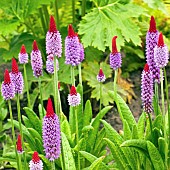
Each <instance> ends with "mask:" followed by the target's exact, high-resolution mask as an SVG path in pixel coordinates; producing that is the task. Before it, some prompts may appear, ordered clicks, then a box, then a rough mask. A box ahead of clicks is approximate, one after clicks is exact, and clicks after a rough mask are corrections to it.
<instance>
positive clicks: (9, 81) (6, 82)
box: [4, 69, 11, 84]
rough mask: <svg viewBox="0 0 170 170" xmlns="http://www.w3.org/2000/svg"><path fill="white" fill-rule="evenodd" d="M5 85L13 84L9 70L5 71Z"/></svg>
mask: <svg viewBox="0 0 170 170" xmlns="http://www.w3.org/2000/svg"><path fill="white" fill-rule="evenodd" d="M4 83H5V84H8V83H11V80H10V76H9V72H8V70H7V69H6V70H5V73H4Z"/></svg>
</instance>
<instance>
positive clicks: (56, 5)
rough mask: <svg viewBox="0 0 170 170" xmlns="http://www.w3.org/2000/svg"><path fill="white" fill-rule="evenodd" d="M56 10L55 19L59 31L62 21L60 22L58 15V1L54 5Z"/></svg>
mask: <svg viewBox="0 0 170 170" xmlns="http://www.w3.org/2000/svg"><path fill="white" fill-rule="evenodd" d="M54 10H55V17H56V23H57V28H58V30H59V29H60V20H59V13H58V0H55V3H54Z"/></svg>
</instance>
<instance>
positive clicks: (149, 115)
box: [146, 113, 154, 140]
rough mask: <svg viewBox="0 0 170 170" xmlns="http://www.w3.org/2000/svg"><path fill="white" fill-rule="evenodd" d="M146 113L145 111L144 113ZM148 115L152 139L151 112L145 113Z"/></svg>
mask: <svg viewBox="0 0 170 170" xmlns="http://www.w3.org/2000/svg"><path fill="white" fill-rule="evenodd" d="M146 114H147V113H146ZM147 115H148V117H149V125H150V129H151V136H152V140H154V138H153V128H152V119H151V114H147Z"/></svg>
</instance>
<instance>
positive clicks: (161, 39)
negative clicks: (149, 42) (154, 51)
mask: <svg viewBox="0 0 170 170" xmlns="http://www.w3.org/2000/svg"><path fill="white" fill-rule="evenodd" d="M163 46H164V39H163V35H162V33H160V34H159V39H158V47H163Z"/></svg>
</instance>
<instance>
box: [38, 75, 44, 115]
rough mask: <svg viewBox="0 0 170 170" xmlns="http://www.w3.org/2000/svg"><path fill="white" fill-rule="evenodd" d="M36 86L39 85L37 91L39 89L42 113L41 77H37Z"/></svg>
mask: <svg viewBox="0 0 170 170" xmlns="http://www.w3.org/2000/svg"><path fill="white" fill-rule="evenodd" d="M38 86H39V91H40V102H41V108H42V114H43V115H45V114H44V107H43V98H42V88H41V78H40V77H39V78H38Z"/></svg>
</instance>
